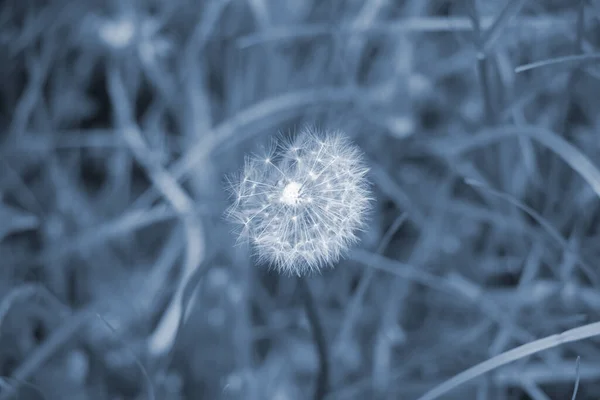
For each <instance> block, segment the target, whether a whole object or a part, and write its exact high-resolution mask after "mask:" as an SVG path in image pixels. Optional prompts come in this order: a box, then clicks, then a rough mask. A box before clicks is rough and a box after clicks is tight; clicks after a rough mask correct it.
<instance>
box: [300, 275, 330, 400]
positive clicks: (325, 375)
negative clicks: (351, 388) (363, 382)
mask: <svg viewBox="0 0 600 400" xmlns="http://www.w3.org/2000/svg"><path fill="white" fill-rule="evenodd" d="M298 288H299V290H300V295H301V296H302V302H303V304H304V309H305V310H306V316H307V318H308V321H309V322H310V326H311V329H312V334H313V339H314V341H315V345H316V347H317V353H318V355H319V375H318V377H317V384H316V386H315V392H314V395H313V399H314V400H323V399H324V398H325V395H326V394H327V390H328V386H329V354H328V351H327V340H326V339H325V332H324V330H323V325H322V324H321V319H320V318H319V313H318V311H317V307H316V304H315V300H314V297H313V295H312V292H311V291H310V288H309V286H308V283H307V282H306V280H305V278H303V277H298Z"/></svg>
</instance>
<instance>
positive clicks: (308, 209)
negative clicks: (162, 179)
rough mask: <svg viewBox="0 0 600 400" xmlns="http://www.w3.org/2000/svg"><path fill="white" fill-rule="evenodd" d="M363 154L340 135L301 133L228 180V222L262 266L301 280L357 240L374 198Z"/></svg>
mask: <svg viewBox="0 0 600 400" xmlns="http://www.w3.org/2000/svg"><path fill="white" fill-rule="evenodd" d="M367 172H368V168H366V166H365V163H364V157H363V154H362V152H361V151H360V149H359V148H358V147H357V146H355V145H353V144H352V143H351V142H350V141H349V140H348V139H347V138H346V137H345V136H344V135H343V134H341V133H339V132H329V133H318V132H315V131H313V130H310V129H306V130H304V131H302V132H301V133H300V134H299V135H298V136H297V137H296V138H295V139H294V140H292V141H291V142H287V143H284V144H279V145H278V146H276V147H275V149H274V150H272V151H270V152H269V154H268V155H267V156H265V157H262V158H258V157H247V158H246V160H245V165H244V168H243V170H242V172H241V173H240V174H239V175H237V176H235V177H234V178H233V179H231V181H230V182H231V185H230V190H231V192H232V194H233V204H232V205H231V206H230V207H229V209H228V210H227V216H228V218H229V219H230V220H232V221H233V222H235V223H237V224H238V226H239V227H240V232H239V234H240V239H242V240H244V241H249V242H250V243H251V244H252V245H253V247H254V250H255V252H256V254H257V255H258V257H259V259H260V260H261V261H266V262H268V263H270V264H271V265H272V266H274V267H276V268H277V269H278V270H279V271H280V272H283V273H291V274H297V275H302V274H303V273H306V272H309V271H314V270H318V269H320V268H322V267H324V266H327V265H331V264H333V263H335V262H336V261H337V260H338V259H339V257H340V256H341V255H342V253H343V252H344V251H345V250H347V249H348V247H349V246H350V245H351V244H353V243H354V242H356V241H357V236H356V233H357V231H358V230H360V229H361V228H363V227H364V223H365V216H366V213H367V211H368V209H369V206H370V203H371V198H370V190H369V183H368V181H367V178H366V174H367Z"/></svg>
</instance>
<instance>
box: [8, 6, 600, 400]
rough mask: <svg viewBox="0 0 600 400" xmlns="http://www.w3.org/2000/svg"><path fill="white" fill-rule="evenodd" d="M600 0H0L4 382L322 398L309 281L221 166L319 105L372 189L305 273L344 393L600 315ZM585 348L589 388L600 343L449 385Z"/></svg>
mask: <svg viewBox="0 0 600 400" xmlns="http://www.w3.org/2000/svg"><path fill="white" fill-rule="evenodd" d="M598 7H599V6H598V4H597V2H596V1H591V2H586V1H574V2H563V1H539V0H528V1H518V0H510V1H509V0H506V1H500V0H497V1H475V0H471V1H469V2H452V1H446V0H427V1H421V0H411V1H404V2H400V1H391V0H388V1H382V0H364V1H358V0H327V1H316V0H307V1H295V0H173V1H167V0H148V1H141V0H129V1H120V0H111V1H108V2H106V1H99V0H94V1H88V2H76V1H73V0H52V1H48V2H45V1H41V0H6V1H4V2H3V3H2V5H0V73H1V74H2V78H0V79H2V85H1V86H0V130H1V131H0V135H1V136H0V223H1V224H2V226H1V227H0V259H1V260H2V269H1V270H0V276H1V278H0V298H2V299H4V300H3V301H2V303H0V304H1V305H2V306H1V307H0V308H1V309H2V310H3V312H2V315H3V317H2V319H1V320H0V376H2V377H4V378H5V379H3V380H2V382H1V384H0V397H1V396H4V397H3V398H10V397H11V396H12V398H15V395H16V394H18V395H20V396H21V397H20V398H22V399H38V398H43V397H41V394H43V395H44V396H45V398H48V399H89V400H102V399H107V400H108V399H114V398H123V399H125V398H139V399H145V398H147V395H146V393H148V392H147V385H146V383H145V380H144V373H147V374H148V377H149V379H150V381H151V382H152V386H153V391H154V393H155V397H156V398H157V399H167V400H177V399H210V400H214V399H221V398H223V399H244V400H246V399H248V400H252V399H257V400H263V399H305V398H309V396H310V393H312V386H313V385H314V384H315V382H316V374H317V370H318V365H319V360H318V354H317V352H316V350H315V346H314V343H313V339H312V335H311V332H310V326H309V323H308V321H307V319H306V315H305V313H304V311H303V308H302V304H301V302H299V301H298V298H297V293H296V291H297V288H296V283H295V282H294V281H293V280H291V279H288V278H284V277H279V276H276V275H274V273H273V272H271V271H269V270H268V268H266V266H258V265H255V262H254V260H253V259H252V258H251V257H250V256H249V253H248V250H247V249H245V248H243V247H235V246H234V238H232V236H231V233H230V227H229V226H227V225H226V224H225V223H224V221H223V219H222V212H223V210H224V209H225V207H226V205H227V201H228V199H227V197H226V195H225V193H224V191H223V189H222V184H223V178H222V177H223V176H224V175H225V174H227V173H230V172H232V171H234V170H236V169H237V168H238V167H239V166H240V165H241V163H242V162H243V155H244V154H246V153H248V152H251V151H253V150H256V149H257V148H258V147H259V146H261V145H262V144H265V143H267V141H268V139H269V138H270V137H271V136H272V135H274V134H276V133H278V132H281V133H284V134H287V133H292V132H295V131H296V130H297V129H299V128H301V127H302V126H303V125H304V124H311V125H316V126H319V127H322V128H332V129H341V130H344V131H345V132H346V133H347V134H348V135H349V136H351V137H352V139H353V140H354V141H355V142H356V143H357V144H358V145H360V146H361V147H362V148H363V149H364V150H365V152H366V153H367V154H368V157H369V160H370V163H371V167H372V168H371V179H372V180H373V183H374V189H375V191H376V195H377V202H376V209H375V210H374V211H373V212H372V215H371V216H370V218H371V223H370V225H369V226H370V228H369V229H368V231H366V232H364V234H363V240H362V243H361V245H360V246H359V248H357V249H355V250H354V251H352V252H351V254H350V255H349V257H348V258H347V259H346V260H345V261H342V262H341V263H340V265H338V266H336V268H334V269H331V270H326V271H323V273H322V274H321V275H317V276H313V277H311V278H310V279H309V284H310V286H311V291H312V292H313V293H314V296H315V300H316V307H317V308H318V310H319V315H321V317H322V319H323V321H322V323H323V325H324V331H325V336H326V338H327V340H328V344H329V346H330V350H331V351H330V354H331V357H332V360H331V371H330V378H331V381H332V382H331V383H332V385H331V387H330V391H329V393H328V395H327V398H328V399H365V398H373V399H396V398H402V399H405V398H418V397H419V396H422V395H423V394H424V393H426V392H428V391H429V390H431V389H433V388H434V387H435V386H436V385H439V384H441V383H442V382H444V381H446V380H448V379H451V378H452V377H455V376H457V375H458V374H460V373H461V372H463V371H465V370H467V369H468V368H470V367H473V366H475V365H478V364H480V363H483V362H485V361H486V360H489V359H491V358H492V357H494V356H498V355H501V354H502V353H503V352H505V351H508V350H510V349H513V348H515V347H517V346H520V345H525V344H527V343H529V342H532V341H534V340H536V339H540V338H544V337H546V336H549V335H552V334H556V333H560V332H562V331H566V330H569V329H573V328H577V327H581V326H583V325H585V324H587V323H590V322H594V321H596V320H598V315H599V310H600V298H598V295H597V293H596V292H597V287H596V285H597V282H596V280H595V279H594V276H595V275H597V274H598V272H597V268H598V267H597V264H598V260H600V251H598V246H597V243H598V240H599V239H600V237H599V236H600V232H599V231H598V228H597V225H598V222H599V221H600V212H599V211H600V209H599V207H598V193H599V191H600V189H599V188H598V187H599V186H598V185H599V182H600V177H599V176H598V174H599V173H598V168H599V165H598V162H597V160H598V159H600V145H599V142H598V140H597V139H596V136H595V135H596V133H597V131H598V127H599V126H600V118H599V117H598V115H599V114H598V112H597V111H598V106H599V105H600V103H599V101H598V95H597V94H598V93H599V89H600V87H599V86H600V85H599V80H598V79H599V77H600V73H599V72H598V71H599V70H598V67H597V65H596V62H597V58H598V56H597V55H598V51H599V49H598V46H599V45H600V43H599V39H598V38H600V36H599V35H598V31H599V29H600V26H599V22H600V13H599V8H598ZM477 29H479V32H478V34H476V33H477V32H476V31H477ZM483 55H484V56H485V57H483ZM482 78H483V80H482ZM508 137H513V138H514V140H513V139H508ZM465 178H468V179H470V180H471V181H466V182H465ZM473 181H477V182H478V185H475V186H473V185H469V184H468V183H469V182H473ZM481 185H483V189H482V186H481ZM399 221H400V222H399ZM549 239H554V240H549ZM557 241H558V242H559V243H558V245H557V243H556V242H557ZM582 260H584V261H583V263H584V264H585V265H586V270H582V268H579V267H578V266H579V265H581V263H582ZM31 285H34V286H31ZM32 287H39V288H43V289H40V290H41V292H44V293H46V292H45V291H47V292H49V295H48V296H51V297H48V296H47V295H42V296H37V295H34V296H19V295H18V294H19V293H23V291H25V292H27V291H28V290H30V289H31V288H32ZM41 292H40V293H41ZM36 293H37V292H36ZM50 298H52V299H53V300H49V299H50ZM57 304H60V306H58V305H57ZM96 313H98V314H100V315H101V317H102V319H104V320H105V321H106V324H108V326H110V327H111V329H107V326H106V324H104V325H103V324H102V323H99V321H98V318H97V317H95V315H96ZM113 328H114V329H113ZM132 352H133V353H132ZM578 356H581V363H580V364H579V367H578V369H579V372H578V374H579V375H578V376H579V379H580V383H579V388H578V394H577V398H580V399H586V398H597V397H598V396H600V386H599V385H598V379H599V378H600V372H599V369H598V363H597V362H596V360H597V359H598V356H600V348H599V347H598V344H597V339H595V338H594V337H590V338H588V339H586V340H582V341H578V342H572V343H562V344H561V345H560V346H557V347H554V348H552V349H549V350H546V351H544V352H543V353H539V354H535V355H533V356H531V357H527V358H524V359H520V360H518V361H517V362H516V363H512V364H509V365H506V366H503V367H501V368H497V369H493V370H491V371H489V372H488V373H487V374H485V375H484V376H483V377H480V378H478V379H474V380H472V381H469V382H467V383H465V384H464V385H462V386H459V387H457V388H456V389H454V390H453V391H451V392H449V393H447V394H446V395H444V396H443V397H441V398H444V399H451V398H457V399H471V398H473V399H475V398H478V399H480V398H484V399H486V398H501V399H534V400H539V399H545V398H550V399H559V398H560V399H564V398H569V397H570V396H571V394H572V391H573V385H574V381H575V366H576V361H575V360H576V359H577V357H578ZM138 362H139V363H141V364H143V367H144V369H143V372H142V370H140V368H139V366H138V365H137V363H138ZM11 388H12V390H13V391H14V392H13V391H11Z"/></svg>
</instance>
